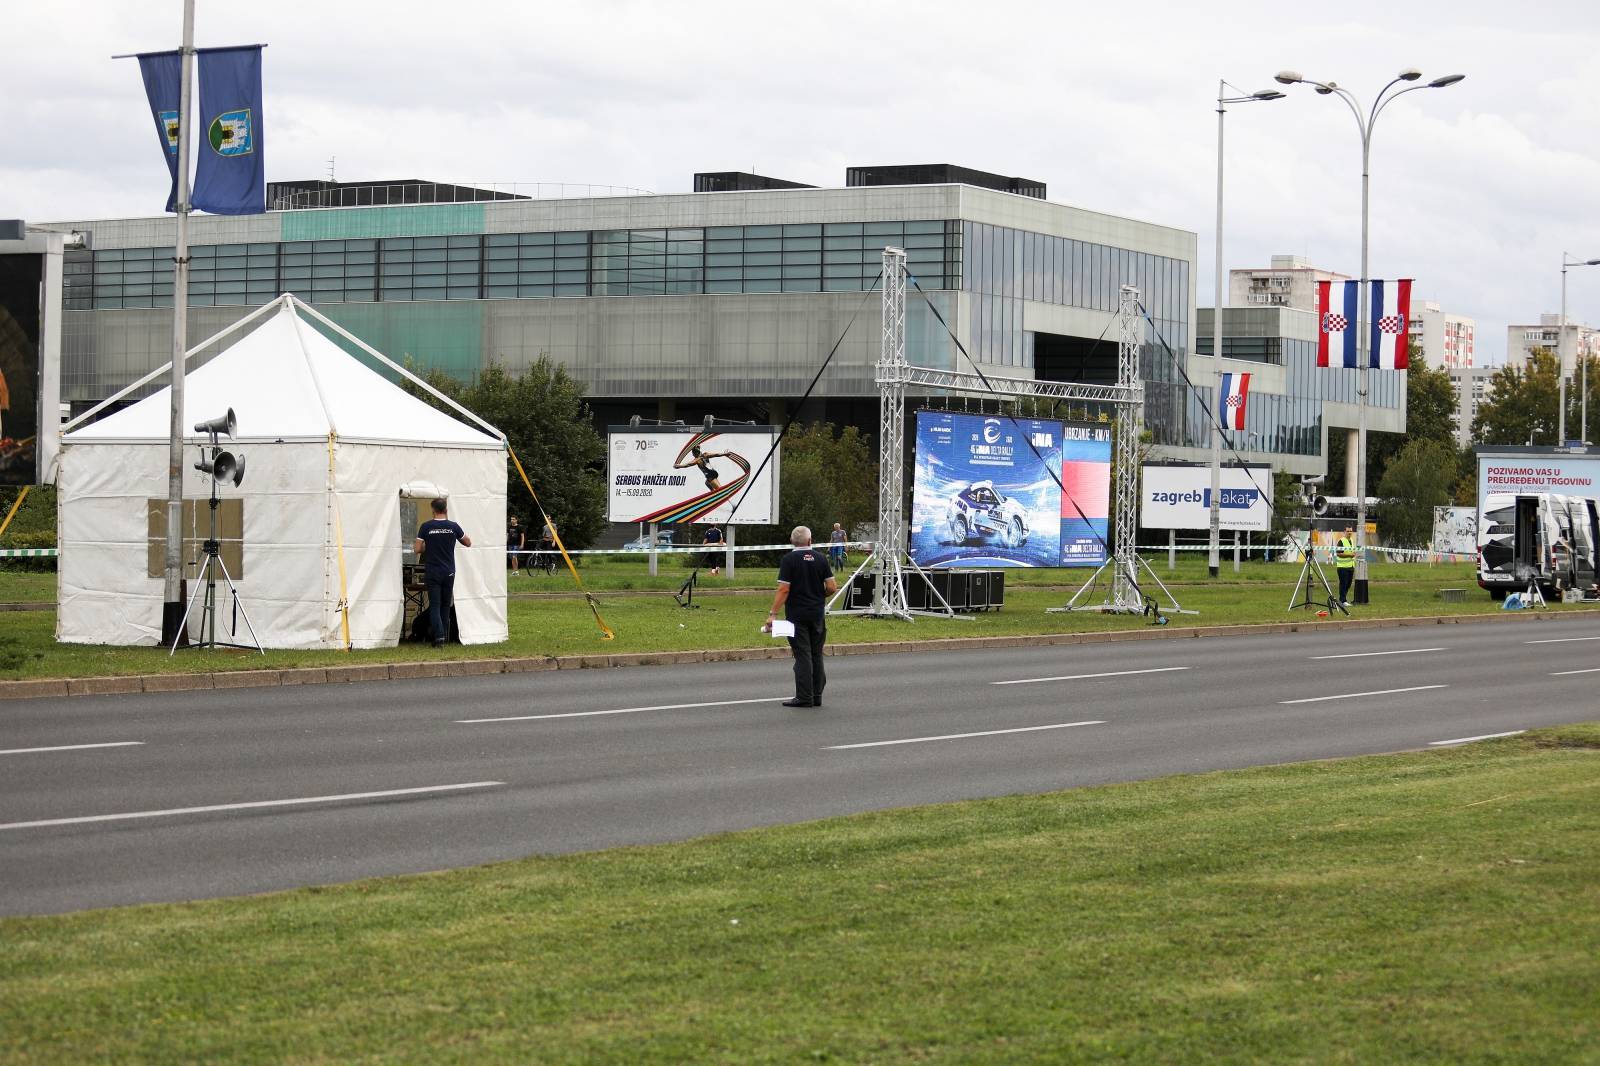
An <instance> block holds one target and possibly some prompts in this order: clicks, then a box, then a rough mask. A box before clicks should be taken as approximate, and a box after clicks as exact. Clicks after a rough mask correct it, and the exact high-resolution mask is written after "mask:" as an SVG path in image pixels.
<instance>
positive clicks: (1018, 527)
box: [945, 481, 1028, 548]
mask: <svg viewBox="0 0 1600 1066" xmlns="http://www.w3.org/2000/svg"><path fill="white" fill-rule="evenodd" d="M945 523H946V525H947V527H948V529H949V534H950V543H952V544H965V543H967V541H969V540H972V539H975V538H977V539H987V538H991V537H993V538H997V539H999V541H1000V542H1001V543H1002V544H1004V545H1005V546H1006V547H1008V548H1020V547H1022V546H1023V545H1024V544H1026V543H1027V542H1028V513H1027V512H1026V511H1025V510H1023V509H1022V507H1021V506H1020V505H1019V504H1018V503H1017V502H1016V501H1015V500H1013V499H1011V498H1010V497H1007V496H1002V495H1001V494H1000V493H999V492H996V491H995V487H994V482H992V481H974V482H972V483H971V484H970V485H968V486H967V487H966V488H964V489H962V490H961V491H960V492H958V493H956V494H955V496H954V498H952V499H951V501H950V506H949V509H948V511H947V513H946V515H945Z"/></svg>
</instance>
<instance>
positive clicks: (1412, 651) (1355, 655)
mask: <svg viewBox="0 0 1600 1066" xmlns="http://www.w3.org/2000/svg"><path fill="white" fill-rule="evenodd" d="M1448 650H1449V649H1447V648H1399V649H1396V650H1395V651H1350V652H1345V653H1344V654H1343V655H1313V656H1311V658H1313V659H1360V658H1362V657H1364V656H1367V655H1416V654H1418V653H1420V652H1425V651H1448Z"/></svg>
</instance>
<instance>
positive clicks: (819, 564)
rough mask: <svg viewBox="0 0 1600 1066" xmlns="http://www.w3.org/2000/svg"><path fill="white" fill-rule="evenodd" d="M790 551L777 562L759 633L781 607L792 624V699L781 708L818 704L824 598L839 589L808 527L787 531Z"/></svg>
mask: <svg viewBox="0 0 1600 1066" xmlns="http://www.w3.org/2000/svg"><path fill="white" fill-rule="evenodd" d="M789 543H790V544H793V545H794V551H792V552H790V553H789V554H788V555H785V556H784V557H783V561H782V562H781V563H779V564H778V594H777V595H776V596H774V597H773V599H772V610H770V611H768V612H767V620H766V622H765V623H764V624H763V625H762V626H761V631H762V632H763V633H766V632H769V631H770V630H771V629H772V620H773V619H774V618H776V617H777V616H778V611H779V609H780V608H781V609H782V610H783V612H784V617H785V618H787V619H788V620H789V621H791V622H793V623H794V636H792V637H790V638H789V647H790V649H791V650H793V652H794V699H792V700H784V701H783V705H784V706H785V707H821V706H822V686H823V685H824V684H826V682H827V677H826V676H825V675H824V673H823V668H822V645H823V644H824V643H825V642H826V640H827V636H828V629H827V621H826V619H827V615H826V613H825V610H824V608H825V607H826V606H827V602H828V597H829V596H832V595H833V594H834V593H835V592H838V591H839V582H837V581H835V580H834V577H833V571H832V570H830V569H828V562H827V560H826V559H824V558H823V557H822V553H821V552H819V551H817V550H815V549H814V548H812V547H811V530H810V528H808V527H806V526H795V527H794V532H793V533H791V534H789Z"/></svg>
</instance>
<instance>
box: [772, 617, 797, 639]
mask: <svg viewBox="0 0 1600 1066" xmlns="http://www.w3.org/2000/svg"><path fill="white" fill-rule="evenodd" d="M772 635H773V636H774V637H792V636H794V623H793V622H785V621H784V620H783V619H781V618H775V619H773V622H772Z"/></svg>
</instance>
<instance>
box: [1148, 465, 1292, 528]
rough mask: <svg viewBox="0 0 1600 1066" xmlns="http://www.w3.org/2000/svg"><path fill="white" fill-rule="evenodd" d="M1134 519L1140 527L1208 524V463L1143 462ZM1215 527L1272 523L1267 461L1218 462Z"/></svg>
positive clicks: (1270, 524) (1270, 477) (1209, 483)
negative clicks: (1220, 464)
mask: <svg viewBox="0 0 1600 1066" xmlns="http://www.w3.org/2000/svg"><path fill="white" fill-rule="evenodd" d="M1141 472H1142V473H1143V475H1144V476H1143V478H1142V479H1141V480H1142V484H1141V487H1140V490H1139V524H1140V525H1141V526H1144V527H1145V528H1146V529H1210V528H1211V468H1210V467H1209V466H1190V465H1188V464H1181V465H1179V464H1167V463H1146V464H1144V466H1143V467H1142V468H1141ZM1217 514H1218V519H1217V526H1218V528H1219V529H1234V530H1244V531H1251V532H1257V533H1264V532H1266V531H1267V530H1269V529H1271V528H1272V467H1270V466H1268V465H1267V464H1266V463H1258V464H1246V465H1244V466H1225V467H1223V468H1222V493H1221V496H1220V498H1219V506H1218V508H1217Z"/></svg>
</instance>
